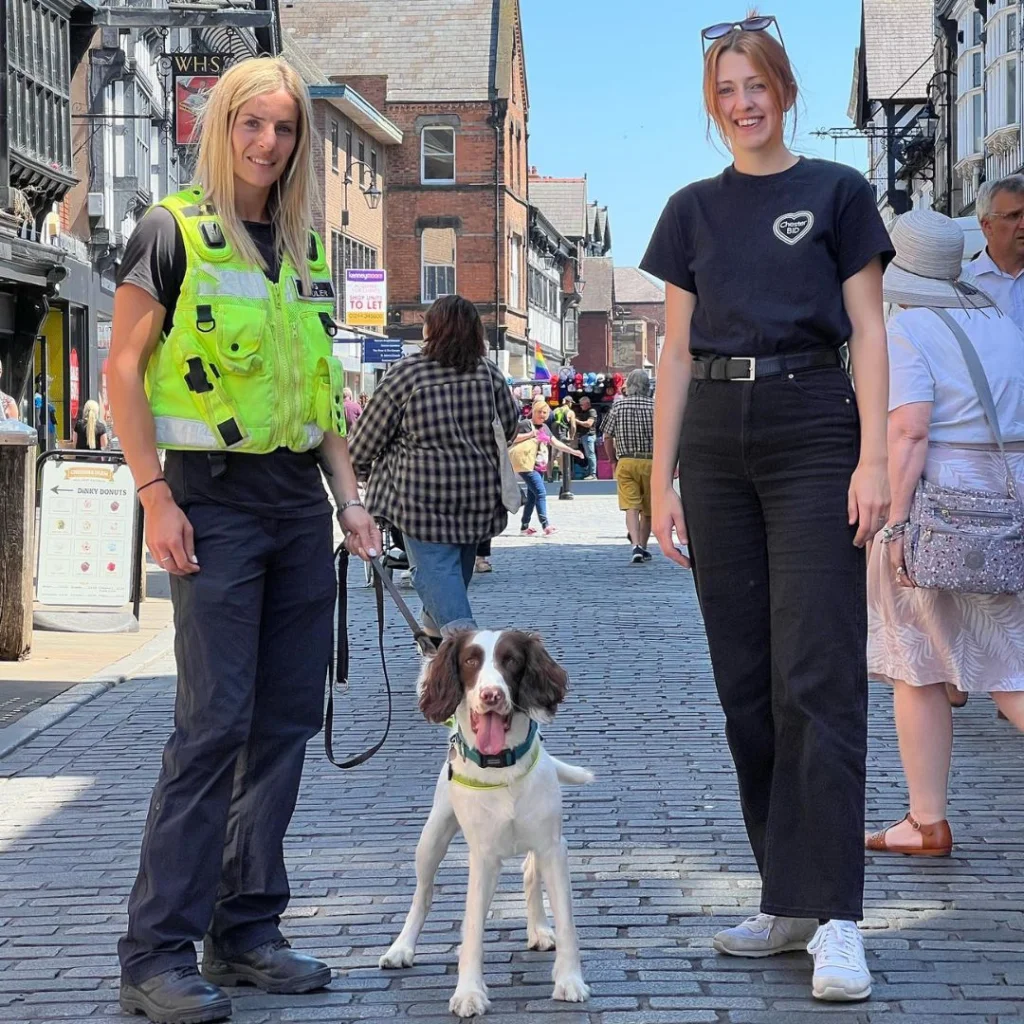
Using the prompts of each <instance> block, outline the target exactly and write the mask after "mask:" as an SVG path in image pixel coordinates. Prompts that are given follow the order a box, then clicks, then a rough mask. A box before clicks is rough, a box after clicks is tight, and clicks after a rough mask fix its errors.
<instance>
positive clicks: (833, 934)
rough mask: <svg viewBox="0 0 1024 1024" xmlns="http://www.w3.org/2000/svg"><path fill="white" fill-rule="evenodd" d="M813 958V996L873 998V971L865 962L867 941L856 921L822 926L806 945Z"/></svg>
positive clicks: (850, 999) (852, 999)
mask: <svg viewBox="0 0 1024 1024" xmlns="http://www.w3.org/2000/svg"><path fill="white" fill-rule="evenodd" d="M807 952H808V953H810V954H811V956H813V957H814V980H813V982H812V983H811V994H812V995H813V996H814V998H815V999H827V1000H830V1001H832V1002H855V1001H856V1000H858V999H867V997H868V996H869V995H871V972H870V971H869V970H868V965H867V962H866V961H865V959H864V939H863V938H862V936H861V934H860V929H859V928H858V927H857V925H856V924H854V922H853V921H829V922H828V923H827V924H823V925H821V927H820V928H818V930H817V931H816V932H815V933H814V938H813V939H811V941H810V943H809V945H808V946H807Z"/></svg>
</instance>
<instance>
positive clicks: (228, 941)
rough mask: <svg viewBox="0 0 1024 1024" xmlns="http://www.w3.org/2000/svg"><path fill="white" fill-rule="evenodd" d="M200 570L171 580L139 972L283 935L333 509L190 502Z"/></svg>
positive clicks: (332, 587) (315, 723)
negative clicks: (311, 513)
mask: <svg viewBox="0 0 1024 1024" xmlns="http://www.w3.org/2000/svg"><path fill="white" fill-rule="evenodd" d="M186 512H187V514H188V517H189V520H190V521H191V523H192V526H193V529H194V530H195V546H196V557H197V558H198V561H199V565H200V571H199V572H198V573H196V574H195V575H194V576H188V577H184V578H182V577H175V576H172V577H171V598H172V601H173V604H174V627H175V631H176V635H175V656H176V659H177V666H178V689H177V700H176V702H175V709H174V731H173V733H172V734H171V738H170V739H169V740H168V742H167V746H166V747H165V748H164V755H163V765H162V768H161V771H160V777H159V779H158V781H157V784H156V788H155V790H154V791H153V797H152V801H151V803H150V808H149V818H148V820H147V822H146V831H145V836H144V838H143V842H142V854H141V863H140V867H139V875H138V878H137V880H136V882H135V887H134V888H133V890H132V894H131V899H130V900H129V903H128V933H127V935H125V936H124V938H122V939H121V942H120V944H119V947H118V953H119V956H120V959H121V965H122V968H123V970H124V972H125V973H126V974H127V975H128V977H129V978H130V979H131V980H132V981H133V982H134V983H135V984H140V983H141V982H143V981H145V980H146V979H147V978H151V977H153V976H154V975H156V974H161V973H162V972H164V971H167V970H170V969H172V968H175V967H181V966H189V965H195V963H196V952H195V946H194V943H195V942H196V941H197V940H199V939H202V938H203V936H204V935H205V934H209V935H211V936H212V937H213V939H214V940H215V941H216V943H217V946H218V948H219V949H220V950H222V951H223V952H225V953H227V954H229V955H231V954H234V955H237V954H240V953H243V952H246V951H248V950H250V949H253V948H254V947H256V946H259V945H261V944H263V943H264V942H268V941H271V940H273V939H277V938H279V937H280V931H279V930H278V922H279V920H280V916H281V913H282V911H283V910H284V909H285V907H286V906H287V905H288V899H289V895H290V893H289V888H288V876H287V874H286V872H285V865H284V852H283V841H284V834H285V831H286V830H287V828H288V823H289V821H290V820H291V816H292V812H293V810H294V809H295V800H296V796H297V794H298V789H299V782H300V780H301V777H302V766H303V760H304V758H305V753H306V744H307V743H308V741H309V740H310V739H311V738H312V737H313V736H315V735H316V733H317V732H319V731H320V729H321V727H322V725H323V709H324V685H325V680H326V676H327V666H328V660H329V658H330V657H331V645H332V637H333V611H334V604H335V595H336V590H337V584H336V579H335V574H334V569H333V562H332V558H331V539H332V532H331V517H330V515H329V514H328V515H317V516H315V517H312V518H298V519H270V518H264V517H261V516H254V515H250V514H247V513H245V512H241V511H237V510H235V509H231V508H227V507H225V506H222V505H212V504H211V505H201V504H195V505H192V506H190V507H188V508H187V509H186Z"/></svg>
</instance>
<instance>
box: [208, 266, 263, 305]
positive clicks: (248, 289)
mask: <svg viewBox="0 0 1024 1024" xmlns="http://www.w3.org/2000/svg"><path fill="white" fill-rule="evenodd" d="M203 269H204V270H205V271H206V272H207V273H208V274H209V279H206V278H201V279H200V280H199V281H198V282H197V284H196V294H197V295H218V296H224V295H227V296H230V297H231V298H235V299H263V300H266V299H267V298H268V297H269V292H268V290H267V275H266V274H264V273H263V271H262V270H221V269H219V268H218V267H216V266H214V265H212V264H209V263H208V264H205V265H204V267H203Z"/></svg>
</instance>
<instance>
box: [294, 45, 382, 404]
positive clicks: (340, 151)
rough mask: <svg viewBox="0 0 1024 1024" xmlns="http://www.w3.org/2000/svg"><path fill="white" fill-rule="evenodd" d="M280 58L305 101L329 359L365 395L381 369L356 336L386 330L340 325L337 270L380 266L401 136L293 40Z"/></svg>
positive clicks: (341, 291)
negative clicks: (330, 313)
mask: <svg viewBox="0 0 1024 1024" xmlns="http://www.w3.org/2000/svg"><path fill="white" fill-rule="evenodd" d="M284 56H285V57H286V58H287V59H288V61H289V62H290V63H291V64H292V66H293V67H295V68H296V69H297V70H298V71H299V73H300V74H301V75H302V77H303V78H304V79H305V81H306V84H307V86H308V87H309V95H310V98H311V100H312V102H313V125H314V144H313V173H314V175H315V176H316V181H317V185H318V188H317V193H316V197H317V199H316V202H314V204H313V227H314V228H315V229H316V231H317V232H318V233H319V235H320V237H321V238H322V239H323V240H324V245H325V246H326V248H327V258H328V260H329V261H330V264H331V275H332V277H333V279H334V292H335V296H336V300H337V304H336V313H335V319H336V321H337V323H338V325H339V329H338V333H337V335H336V336H335V342H334V354H335V355H336V356H337V357H338V358H339V359H340V360H341V363H342V365H343V366H344V367H345V383H346V384H347V385H348V386H349V387H350V388H352V391H353V393H354V394H359V393H360V392H362V391H366V392H371V391H372V390H373V385H374V378H375V376H376V375H377V374H378V372H381V371H383V370H384V367H383V366H380V365H374V364H370V363H368V364H365V365H364V364H363V361H362V343H361V340H360V339H361V337H362V336H363V335H364V334H379V335H381V336H384V335H385V333H386V332H385V331H384V330H377V329H366V328H360V329H359V330H358V331H354V330H349V329H348V328H346V327H345V326H344V324H345V271H346V270H363V269H376V268H378V267H386V266H387V259H388V253H387V241H386V237H385V231H384V218H385V215H386V210H387V192H388V165H389V162H390V154H391V153H393V152H394V150H395V148H396V147H397V146H399V145H401V142H402V132H401V131H400V130H399V129H398V128H397V127H396V126H395V125H394V124H392V123H391V121H389V120H388V119H387V118H386V117H385V116H384V115H383V114H382V113H381V112H380V111H379V110H378V109H377V108H376V107H374V106H373V105H372V104H371V103H370V102H369V101H368V100H367V99H366V98H365V97H363V96H362V95H361V94H360V93H359V92H357V91H356V89H355V88H353V86H352V85H350V84H348V85H342V84H340V83H335V82H331V81H329V80H328V78H327V76H326V74H325V73H324V71H323V70H322V69H321V68H320V67H319V66H318V65H317V64H316V63H315V62H314V61H313V60H311V59H310V58H309V56H308V55H307V54H306V53H305V52H304V51H303V49H302V48H301V47H299V46H298V45H297V44H296V42H295V41H294V39H288V40H286V42H285V45H284Z"/></svg>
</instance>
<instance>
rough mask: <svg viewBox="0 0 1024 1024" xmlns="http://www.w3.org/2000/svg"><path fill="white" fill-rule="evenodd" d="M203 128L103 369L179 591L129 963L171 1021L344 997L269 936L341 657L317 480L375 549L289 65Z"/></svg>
mask: <svg viewBox="0 0 1024 1024" xmlns="http://www.w3.org/2000/svg"><path fill="white" fill-rule="evenodd" d="M201 125H202V127H201V129H200V135H199V140H198V143H199V154H198V163H197V169H196V179H195V184H194V186H193V187H191V188H188V189H185V190H184V191H182V192H179V193H177V194H176V195H172V196H168V197H167V198H166V199H164V200H163V201H162V202H160V203H159V204H157V205H156V206H155V207H153V209H151V210H150V211H149V212H148V213H147V215H146V216H145V217H144V218H143V220H142V221H141V222H140V224H139V225H138V227H137V228H136V230H135V232H134V233H133V234H132V236H131V238H130V240H129V242H128V246H127V249H126V252H125V256H124V260H123V261H122V264H121V266H120V269H119V273H118V282H117V283H118V287H117V290H116V292H115V295H114V322H113V335H112V339H111V351H110V373H109V389H110V400H111V406H112V408H113V413H114V416H115V418H116V420H117V425H118V435H119V437H120V439H121V444H122V447H123V449H124V453H125V456H126V458H127V460H128V465H129V466H130V467H131V470H132V474H133V476H134V477H135V481H136V485H137V487H138V492H139V499H140V500H141V502H142V504H143V506H144V508H145V512H146V541H147V543H148V546H149V551H150V553H151V554H152V556H153V558H154V559H155V560H156V561H157V562H159V564H160V565H162V566H163V567H164V568H165V569H167V571H168V572H169V573H170V574H171V598H172V602H173V605H174V625H175V632H176V637H175V654H176V658H177V668H178V684H177V685H178V689H177V701H176V705H175V716H174V730H173V732H172V734H171V737H170V739H169V740H168V742H167V746H166V747H165V749H164V754H163V765H162V770H161V772H160V777H159V780H158V782H157V784H156V789H155V790H154V792H153V797H152V802H151V804H150V809H149V817H148V820H147V822H146V830H145V835H144V838H143V841H142V852H141V862H140V867H139V875H138V879H137V881H136V883H135V887H134V888H133V890H132V894H131V899H130V901H129V904H128V931H127V934H126V935H125V936H124V937H123V938H122V939H121V942H120V944H119V947H118V952H119V955H120V960H121V968H122V974H121V1006H122V1008H123V1009H125V1010H126V1011H128V1012H135V1013H144V1014H146V1016H148V1017H149V1019H150V1020H152V1021H160V1022H168V1024H177V1022H186V1021H187V1022H189V1024H200V1022H203V1021H213V1020H221V1019H223V1018H225V1017H227V1016H229V1015H230V1013H231V1001H230V999H229V998H228V996H227V995H226V994H225V993H224V991H223V990H222V988H221V987H220V986H222V985H235V984H238V983H239V982H246V983H249V984H254V985H256V986H258V987H259V988H261V989H264V990H266V991H269V992H278V993H299V992H308V991H312V990H314V989H317V988H322V987H323V986H324V985H326V984H328V982H329V981H330V977H331V972H330V969H329V968H328V967H327V965H326V964H324V963H322V962H321V961H319V960H316V959H314V958H313V957H311V956H306V955H304V954H300V953H297V952H295V951H294V950H292V949H291V948H289V946H288V943H287V941H286V940H285V938H284V936H283V935H282V934H281V931H280V929H279V921H280V917H281V914H282V912H283V911H284V909H285V907H286V906H287V905H288V899H289V889H288V877H287V874H286V871H285V865H284V857H283V852H282V843H283V839H284V834H285V831H286V830H287V828H288V823H289V821H290V819H291V816H292V812H293V810H294V807H295V799H296V795H297V792H298V788H299V780H300V778H301V775H302V766H303V759H304V755H305V749H306V743H307V742H308V740H309V739H310V738H311V737H313V736H314V735H315V734H316V733H317V732H318V731H319V730H320V728H321V726H322V724H323V695H324V680H325V678H326V675H327V668H328V662H329V659H330V657H331V653H332V640H333V633H332V618H333V610H334V603H335V591H336V583H335V579H334V573H333V567H332V558H331V543H332V519H331V517H332V512H331V506H330V503H329V501H328V498H327V494H326V492H325V490H324V486H323V477H322V476H321V467H322V468H323V470H324V474H325V475H326V476H327V478H328V481H329V486H330V488H331V490H332V492H333V494H334V498H335V502H336V504H337V507H338V510H339V511H338V515H339V518H340V521H341V526H342V527H343V529H344V531H345V533H346V538H347V539H346V544H347V547H348V549H349V551H350V552H352V553H353V554H356V555H359V556H361V557H364V558H365V557H367V556H372V555H373V554H375V553H376V552H377V551H379V550H380V536H379V534H378V532H377V529H376V527H375V525H374V523H373V520H372V518H371V517H370V516H369V515H368V514H367V512H366V510H365V509H364V508H363V506H362V504H361V503H360V501H359V498H358V492H357V489H356V480H355V476H354V474H353V472H352V466H351V463H350V461H349V454H348V447H347V441H346V439H345V411H344V400H343V396H342V391H343V384H344V381H343V375H342V370H341V367H340V365H339V364H338V363H337V362H336V360H335V359H334V358H333V357H332V355H331V347H332V346H331V336H332V335H333V333H334V329H335V326H334V322H333V320H332V316H333V313H334V290H333V287H332V285H331V276H330V270H329V268H328V266H327V262H326V259H325V256H324V247H323V243H322V242H321V240H320V239H319V238H318V237H317V235H316V234H315V232H313V230H312V214H311V209H310V197H311V194H312V190H311V181H310V174H311V168H310V149H311V147H310V136H311V118H310V102H309V95H308V93H307V91H306V87H305V85H304V84H303V82H302V80H301V79H300V78H299V76H298V75H297V74H296V73H295V72H294V71H293V70H292V69H291V68H290V67H289V66H288V64H286V63H285V62H284V61H282V60H280V59H276V58H259V59H254V60H247V61H244V62H242V63H240V64H237V65H235V66H234V67H232V68H231V69H230V70H229V71H228V72H227V73H226V74H225V75H224V76H223V78H221V80H220V82H219V83H218V84H217V85H216V86H215V87H214V89H213V90H212V91H211V93H210V96H209V100H208V103H207V106H206V109H205V113H204V116H203V119H202V121H201ZM158 449H164V451H165V457H164V466H163V468H161V464H160V460H159V458H158V455H157V451H158ZM197 940H203V961H202V973H201V974H200V972H199V971H198V970H197V962H196V948H195V943H196V941H197Z"/></svg>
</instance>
